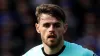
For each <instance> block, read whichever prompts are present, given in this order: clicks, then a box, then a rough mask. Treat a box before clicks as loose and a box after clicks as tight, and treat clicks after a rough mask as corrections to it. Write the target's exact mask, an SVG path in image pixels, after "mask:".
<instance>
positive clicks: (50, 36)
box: [48, 35, 57, 39]
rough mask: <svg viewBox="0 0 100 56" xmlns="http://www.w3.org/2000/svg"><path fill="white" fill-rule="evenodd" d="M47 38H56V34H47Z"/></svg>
mask: <svg viewBox="0 0 100 56" xmlns="http://www.w3.org/2000/svg"><path fill="white" fill-rule="evenodd" d="M48 38H52V39H55V38H57V37H56V35H49V36H48Z"/></svg>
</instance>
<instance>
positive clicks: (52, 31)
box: [49, 25, 54, 33]
mask: <svg viewBox="0 0 100 56" xmlns="http://www.w3.org/2000/svg"><path fill="white" fill-rule="evenodd" d="M49 32H50V33H54V26H53V25H51V26H50V27H49Z"/></svg>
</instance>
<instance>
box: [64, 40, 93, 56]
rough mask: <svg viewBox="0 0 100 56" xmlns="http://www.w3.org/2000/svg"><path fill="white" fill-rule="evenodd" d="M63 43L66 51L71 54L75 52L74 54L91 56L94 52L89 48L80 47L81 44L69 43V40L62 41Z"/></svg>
mask: <svg viewBox="0 0 100 56" xmlns="http://www.w3.org/2000/svg"><path fill="white" fill-rule="evenodd" d="M64 45H65V46H66V51H68V52H72V53H73V54H77V55H76V56H78V55H80V56H93V55H94V52H93V51H92V50H89V49H87V48H84V47H82V46H81V45H78V44H75V43H70V42H66V41H65V42H64Z"/></svg>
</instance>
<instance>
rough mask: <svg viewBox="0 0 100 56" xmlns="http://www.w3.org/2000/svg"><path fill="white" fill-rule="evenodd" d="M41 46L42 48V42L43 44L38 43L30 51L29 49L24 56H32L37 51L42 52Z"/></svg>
mask: <svg viewBox="0 0 100 56" xmlns="http://www.w3.org/2000/svg"><path fill="white" fill-rule="evenodd" d="M41 48H42V44H41V45H38V46H35V47H33V48H31V49H30V50H29V51H27V52H26V53H25V54H24V55H22V56H31V55H33V54H34V55H35V54H37V53H41V52H42V51H41Z"/></svg>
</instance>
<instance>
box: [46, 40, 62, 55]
mask: <svg viewBox="0 0 100 56" xmlns="http://www.w3.org/2000/svg"><path fill="white" fill-rule="evenodd" d="M63 46H64V41H63V40H62V41H61V42H60V44H59V45H58V46H57V47H55V48H50V47H49V46H47V45H44V52H45V53H46V54H49V55H51V54H56V53H58V52H59V51H60V50H61V49H62V47H63Z"/></svg>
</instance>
